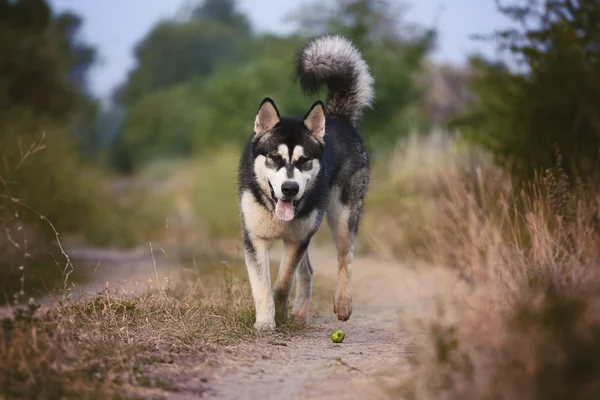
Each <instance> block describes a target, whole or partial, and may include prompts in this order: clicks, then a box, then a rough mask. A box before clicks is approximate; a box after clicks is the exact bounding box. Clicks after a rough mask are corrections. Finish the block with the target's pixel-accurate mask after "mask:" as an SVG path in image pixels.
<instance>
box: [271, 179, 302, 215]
mask: <svg viewBox="0 0 600 400" xmlns="http://www.w3.org/2000/svg"><path fill="white" fill-rule="evenodd" d="M269 187H270V188H271V197H273V200H275V203H276V204H275V216H276V217H277V218H279V219H280V220H282V221H291V220H293V219H294V213H295V209H296V203H297V201H296V200H292V199H290V200H287V199H278V198H277V196H275V191H274V190H273V186H271V182H269Z"/></svg>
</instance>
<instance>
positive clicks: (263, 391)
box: [174, 249, 455, 399]
mask: <svg viewBox="0 0 600 400" xmlns="http://www.w3.org/2000/svg"><path fill="white" fill-rule="evenodd" d="M311 260H312V264H313V267H314V268H315V279H316V280H319V279H323V278H325V279H327V278H328V279H332V280H334V279H335V273H336V269H335V268H336V267H335V260H336V257H335V253H334V252H333V251H332V250H328V249H317V250H316V251H315V250H313V251H312V252H311ZM454 282H455V281H454V280H453V279H452V277H451V275H450V274H448V273H447V272H446V271H441V270H437V269H429V268H420V269H414V268H410V267H409V266H406V265H401V264H398V263H390V262H386V261H383V260H378V259H376V258H372V257H356V258H355V261H354V267H353V288H354V290H353V292H354V301H353V314H352V316H351V318H350V320H349V321H347V322H340V321H337V319H336V318H335V315H334V314H333V310H332V306H331V305H330V306H329V307H328V311H327V312H324V313H322V315H319V316H316V317H313V318H311V329H310V333H309V334H308V335H301V336H300V337H298V338H296V339H294V340H292V341H291V342H287V343H285V345H282V344H280V343H265V342H264V341H261V342H260V343H253V344H248V345H243V346H237V347H236V349H235V351H234V352H232V354H236V356H232V357H231V358H229V359H224V360H222V361H221V365H220V366H219V367H218V368H217V369H216V371H215V373H214V376H213V379H211V386H212V387H213V389H214V390H213V393H212V395H213V396H214V398H219V399H281V398H286V399H339V398H340V397H343V398H344V399H365V398H368V399H377V398H383V397H384V392H383V391H382V390H381V388H382V387H385V384H384V382H383V381H382V379H384V376H383V375H382V373H383V374H385V372H389V368H391V367H398V366H399V365H401V364H402V362H403V360H404V359H405V357H406V356H407V349H406V343H407V340H408V338H407V333H406V331H405V329H403V327H402V321H403V320H404V321H408V320H410V319H411V318H412V317H416V316H418V315H422V314H424V313H434V312H435V305H436V302H435V299H436V297H437V296H438V295H441V296H446V295H447V294H448V293H449V292H451V291H453V289H454V287H455V284H454ZM331 298H332V299H333V291H332V292H331ZM335 329H342V330H343V331H344V332H345V334H346V338H345V340H344V342H343V343H341V344H335V343H333V342H332V341H331V340H330V338H329V335H330V333H331V332H332V331H333V330H335ZM396 383H397V382H396ZM174 398H176V397H174Z"/></svg>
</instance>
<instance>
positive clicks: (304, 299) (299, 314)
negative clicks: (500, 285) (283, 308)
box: [292, 251, 313, 324]
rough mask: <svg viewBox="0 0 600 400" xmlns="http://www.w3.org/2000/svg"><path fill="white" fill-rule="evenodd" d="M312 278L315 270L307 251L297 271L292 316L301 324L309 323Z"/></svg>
mask: <svg viewBox="0 0 600 400" xmlns="http://www.w3.org/2000/svg"><path fill="white" fill-rule="evenodd" d="M312 276H313V269H312V265H310V259H309V258H308V251H307V252H306V254H304V257H303V258H302V260H301V261H300V264H299V265H298V269H297V270H296V297H295V298H294V307H293V308H292V314H294V315H295V317H296V320H297V321H298V322H299V323H301V324H307V323H308V309H309V306H310V298H311V296H312Z"/></svg>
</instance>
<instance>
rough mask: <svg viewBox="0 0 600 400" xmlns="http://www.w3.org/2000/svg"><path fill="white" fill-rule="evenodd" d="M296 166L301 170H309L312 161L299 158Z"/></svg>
mask: <svg viewBox="0 0 600 400" xmlns="http://www.w3.org/2000/svg"><path fill="white" fill-rule="evenodd" d="M296 166H297V167H298V168H299V169H301V170H309V169H311V168H312V161H311V160H309V159H308V158H306V157H300V158H299V159H298V160H297V161H296Z"/></svg>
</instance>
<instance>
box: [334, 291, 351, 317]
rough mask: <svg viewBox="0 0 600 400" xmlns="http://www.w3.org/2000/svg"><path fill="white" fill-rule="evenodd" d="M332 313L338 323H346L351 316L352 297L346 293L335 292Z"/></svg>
mask: <svg viewBox="0 0 600 400" xmlns="http://www.w3.org/2000/svg"><path fill="white" fill-rule="evenodd" d="M333 312H334V313H335V314H336V315H337V318H338V319H339V320H340V321H348V319H350V314H352V297H351V296H349V295H347V294H346V293H343V294H338V292H337V291H336V294H335V297H334V299H333Z"/></svg>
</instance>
